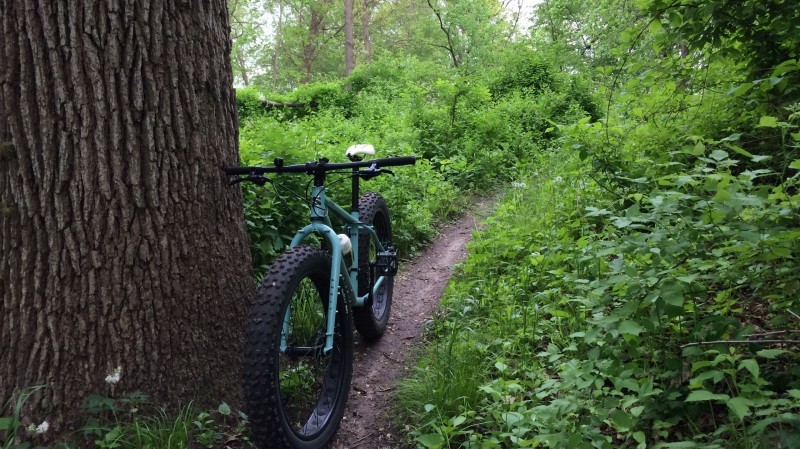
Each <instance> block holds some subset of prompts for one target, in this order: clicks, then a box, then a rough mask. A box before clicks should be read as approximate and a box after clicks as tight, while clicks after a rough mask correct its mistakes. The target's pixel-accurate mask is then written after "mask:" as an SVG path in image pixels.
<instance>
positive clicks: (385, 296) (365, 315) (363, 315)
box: [353, 192, 394, 341]
mask: <svg viewBox="0 0 800 449" xmlns="http://www.w3.org/2000/svg"><path fill="white" fill-rule="evenodd" d="M358 213H359V219H360V220H361V222H362V223H366V224H369V225H372V226H373V228H374V229H375V232H376V233H377V234H378V239H379V240H380V241H381V243H382V244H383V246H384V247H386V246H388V245H391V244H392V222H391V218H390V217H389V208H388V207H387V205H386V200H384V199H383V197H382V196H380V195H379V194H377V193H375V192H367V193H365V194H364V195H362V196H361V198H359V200H358ZM375 255H376V253H375V245H374V244H373V243H372V241H371V239H370V235H369V233H368V232H366V231H362V232H360V233H359V237H358V296H364V295H366V294H367V293H368V292H369V291H370V290H371V289H372V285H370V282H369V281H370V265H371V264H373V263H374V262H375ZM393 292H394V276H390V277H389V278H387V279H386V280H384V282H383V284H382V285H381V288H380V289H379V291H378V294H377V295H374V298H373V301H372V302H371V303H369V302H368V303H366V304H364V306H363V307H354V308H353V321H354V322H355V325H356V329H358V333H360V334H361V335H362V336H363V337H364V338H365V339H366V340H369V341H374V340H377V339H378V338H380V337H381V335H383V333H384V331H385V330H386V325H387V324H388V323H389V315H390V313H391V308H392V293H393Z"/></svg>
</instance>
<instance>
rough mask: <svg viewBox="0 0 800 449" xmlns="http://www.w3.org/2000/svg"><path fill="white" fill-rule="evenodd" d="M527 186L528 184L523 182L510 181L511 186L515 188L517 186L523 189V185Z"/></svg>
mask: <svg viewBox="0 0 800 449" xmlns="http://www.w3.org/2000/svg"><path fill="white" fill-rule="evenodd" d="M527 186H528V185H527V184H525V183H524V182H517V181H513V182H511V187H516V188H518V189H524V188H525V187H527Z"/></svg>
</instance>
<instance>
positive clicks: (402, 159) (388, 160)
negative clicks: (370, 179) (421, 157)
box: [373, 156, 417, 167]
mask: <svg viewBox="0 0 800 449" xmlns="http://www.w3.org/2000/svg"><path fill="white" fill-rule="evenodd" d="M373 162H375V163H376V165H377V166H378V167H393V166H398V165H414V164H416V163H417V157H416V156H399V157H385V158H381V159H376V160H374V161H373Z"/></svg>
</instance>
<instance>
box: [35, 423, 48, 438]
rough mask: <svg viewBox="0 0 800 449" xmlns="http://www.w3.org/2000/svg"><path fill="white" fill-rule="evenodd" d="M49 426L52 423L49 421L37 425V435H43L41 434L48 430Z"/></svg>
mask: <svg viewBox="0 0 800 449" xmlns="http://www.w3.org/2000/svg"><path fill="white" fill-rule="evenodd" d="M49 428H50V423H49V422H47V421H42V423H41V424H39V425H38V426H36V434H37V435H41V434H43V433H45V432H47V429H49Z"/></svg>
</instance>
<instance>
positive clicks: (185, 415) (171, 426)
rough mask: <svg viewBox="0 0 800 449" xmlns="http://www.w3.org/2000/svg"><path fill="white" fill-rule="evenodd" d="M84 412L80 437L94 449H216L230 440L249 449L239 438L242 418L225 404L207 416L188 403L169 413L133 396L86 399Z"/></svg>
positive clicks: (137, 396) (244, 422)
mask: <svg viewBox="0 0 800 449" xmlns="http://www.w3.org/2000/svg"><path fill="white" fill-rule="evenodd" d="M84 410H85V412H86V413H87V414H88V415H89V419H88V421H87V423H86V424H85V425H84V426H83V428H82V429H81V431H80V433H81V434H82V435H83V437H84V438H85V439H86V440H87V441H92V442H93V445H94V446H93V447H97V448H105V449H112V448H116V449H147V448H150V449H185V448H189V447H206V448H215V447H220V444H222V443H223V442H224V443H226V444H227V443H230V442H231V441H233V440H240V441H241V442H243V443H244V444H245V445H248V446H249V445H250V444H249V440H248V439H247V438H246V437H240V435H241V433H242V432H243V431H244V426H245V424H246V418H245V416H244V415H243V414H241V413H240V415H239V417H238V418H237V417H234V416H232V411H231V408H230V406H228V404H226V403H224V402H223V403H222V404H220V406H219V407H218V408H217V410H214V411H210V412H205V411H199V410H197V409H196V407H194V405H193V404H191V403H190V404H188V405H187V406H185V407H183V408H181V409H180V410H178V411H177V412H174V413H172V412H170V411H167V410H166V409H164V408H161V407H156V406H154V405H153V404H150V403H149V402H148V401H147V400H146V398H145V397H144V396H143V395H141V394H139V393H134V394H130V395H126V396H123V397H121V398H110V397H105V396H89V397H88V398H87V399H86V402H85V404H84ZM231 431H232V432H233V434H232V435H231V434H229V432H231Z"/></svg>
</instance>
